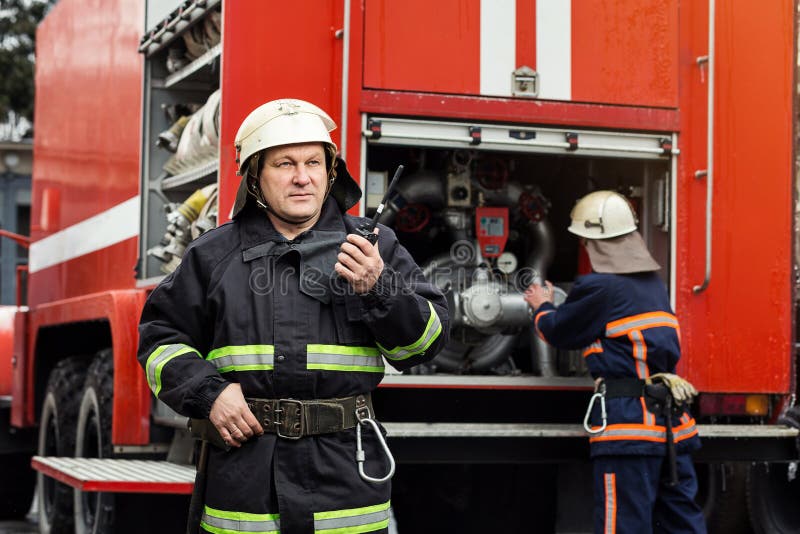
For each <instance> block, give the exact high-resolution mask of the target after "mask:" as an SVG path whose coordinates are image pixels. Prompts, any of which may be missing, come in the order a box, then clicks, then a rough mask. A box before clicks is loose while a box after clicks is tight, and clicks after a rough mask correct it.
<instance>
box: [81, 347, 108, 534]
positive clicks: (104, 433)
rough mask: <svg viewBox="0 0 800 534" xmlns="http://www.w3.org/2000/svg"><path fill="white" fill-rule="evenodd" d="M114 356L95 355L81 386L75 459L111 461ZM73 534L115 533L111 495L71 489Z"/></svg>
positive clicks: (106, 351) (105, 354)
mask: <svg viewBox="0 0 800 534" xmlns="http://www.w3.org/2000/svg"><path fill="white" fill-rule="evenodd" d="M113 387H114V355H113V353H112V351H111V350H110V349H107V350H102V351H100V352H98V353H97V356H95V358H94V360H92V364H91V365H90V366H89V371H88V372H87V373H86V382H85V384H84V387H83V398H82V399H81V404H80V409H79V411H78V425H77V428H78V432H77V435H76V438H75V456H76V457H81V458H111V457H112V456H113V453H114V450H113V447H112V445H111V412H112V400H113V397H114V391H113ZM74 499H75V505H74V509H75V532H76V534H101V533H111V532H114V524H113V522H114V494H113V493H100V492H91V491H80V490H77V489H76V490H74Z"/></svg>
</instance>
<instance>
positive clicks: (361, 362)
mask: <svg viewBox="0 0 800 534" xmlns="http://www.w3.org/2000/svg"><path fill="white" fill-rule="evenodd" d="M306 368H307V369H316V370H322V371H360V372H365V373H383V371H384V367H383V359H382V358H381V354H380V352H379V351H378V349H376V348H375V347H349V346H345V345H306Z"/></svg>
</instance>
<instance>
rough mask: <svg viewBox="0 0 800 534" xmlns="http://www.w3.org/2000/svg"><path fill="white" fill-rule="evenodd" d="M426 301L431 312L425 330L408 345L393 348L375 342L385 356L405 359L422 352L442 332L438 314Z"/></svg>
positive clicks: (392, 358)
mask: <svg viewBox="0 0 800 534" xmlns="http://www.w3.org/2000/svg"><path fill="white" fill-rule="evenodd" d="M427 302H428V308H429V309H430V312H431V313H430V316H429V317H428V324H426V325H425V331H424V332H423V333H422V336H420V338H419V339H418V340H416V341H415V342H413V343H411V344H410V345H406V346H405V347H395V348H393V349H387V348H386V347H384V346H383V345H381V344H380V343H376V344H377V345H378V348H379V349H381V352H382V353H383V355H384V356H386V358H388V359H389V360H394V361H397V360H405V359H407V358H410V357H412V356H415V355H417V354H422V353H424V352H425V351H426V350H427V349H428V347H430V346H431V344H432V343H433V342H434V341H436V338H437V337H439V334H441V333H442V321H441V320H440V319H439V315H438V314H437V313H436V310H435V309H434V307H433V304H431V303H430V301H427Z"/></svg>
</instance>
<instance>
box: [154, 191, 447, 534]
mask: <svg viewBox="0 0 800 534" xmlns="http://www.w3.org/2000/svg"><path fill="white" fill-rule="evenodd" d="M360 222H362V221H361V220H360V219H358V218H355V217H351V216H349V215H342V212H341V210H340V208H339V206H338V205H337V203H336V202H335V201H334V199H333V198H332V197H331V198H329V199H328V200H327V201H326V203H325V205H324V208H323V213H322V216H321V218H320V220H319V221H318V222H317V224H316V225H315V226H314V227H313V228H312V229H311V230H309V231H307V232H305V233H303V234H301V235H299V236H297V237H296V238H295V239H294V240H293V241H287V240H286V239H285V238H284V237H283V236H281V235H280V234H279V233H278V232H277V231H276V230H275V229H274V227H273V226H272V224H271V223H270V222H269V220H268V219H267V217H266V216H265V215H264V214H263V213H262V212H260V211H257V210H256V209H254V208H253V207H252V205H248V206H247V207H246V208H245V210H244V211H243V212H242V213H241V214H239V215H238V216H237V218H236V219H235V220H234V221H233V222H230V223H227V224H224V225H222V226H220V227H219V228H217V229H215V230H212V231H210V232H208V233H206V234H204V235H203V236H201V237H200V238H198V239H197V240H195V241H194V242H192V244H191V245H190V246H189V247H188V248H187V249H186V252H185V255H184V256H183V259H182V261H181V264H180V266H179V267H178V269H177V270H176V271H175V272H174V273H173V274H172V275H169V276H168V277H167V278H166V279H164V281H163V282H162V283H161V284H159V286H158V287H157V288H156V289H155V290H154V291H153V292H152V294H151V295H150V297H149V298H148V300H147V303H146V304H145V307H144V311H143V314H142V319H141V323H140V326H139V332H140V347H139V354H138V357H139V361H140V363H141V364H142V366H143V367H144V368H145V372H146V374H147V380H148V383H149V385H150V387H151V389H152V391H153V393H155V395H156V396H157V397H158V398H159V399H161V400H162V401H164V402H165V403H166V404H167V405H169V406H170V407H172V408H173V409H174V410H176V411H177V412H178V413H180V414H182V415H185V416H189V417H201V418H202V417H208V414H209V412H210V409H211V405H212V404H213V402H214V400H215V399H216V397H217V395H218V394H219V393H220V391H221V390H222V389H223V388H224V387H226V386H227V384H228V383H229V382H239V383H240V384H241V386H242V391H243V392H244V394H245V396H246V397H257V398H269V399H278V398H293V399H328V398H337V397H347V396H352V395H357V394H361V393H365V392H370V391H372V390H373V389H375V388H376V386H377V385H378V383H379V382H380V381H381V379H382V378H383V374H384V359H383V358H384V357H385V358H386V361H388V362H389V363H390V364H391V365H392V366H393V367H395V368H397V369H399V370H403V369H408V368H409V367H411V366H413V365H415V364H418V363H421V362H423V361H426V360H430V359H431V358H432V357H433V356H434V355H435V354H436V352H437V351H438V350H439V348H440V347H442V346H443V345H444V343H445V342H446V338H447V335H448V316H447V304H446V302H445V299H444V297H443V296H442V295H441V293H440V292H439V291H438V290H437V289H435V288H434V286H432V285H430V284H428V283H427V282H425V280H424V279H423V277H422V274H421V271H420V269H419V267H418V266H417V265H416V264H415V263H414V260H413V259H412V258H411V256H410V255H409V253H408V251H406V249H405V248H404V247H402V246H401V245H400V244H399V243H398V241H397V238H396V236H395V234H394V232H392V230H391V229H389V228H387V227H384V226H381V227H380V234H379V236H378V243H379V251H380V254H381V257H382V258H383V261H384V263H385V265H386V267H385V269H384V271H383V273H382V274H381V277H380V279H379V281H378V283H377V284H376V286H375V287H374V288H373V290H372V291H371V292H370V293H368V294H366V295H363V296H361V295H355V294H353V293H352V292H347V291H346V289H347V288H348V287H349V285H348V284H347V283H346V282H345V281H344V280H342V279H340V278H338V277H337V276H336V274H335V271H334V270H333V265H334V263H335V262H336V255H337V253H338V252H339V245H340V244H341V243H342V242H344V241H345V236H346V234H347V233H348V232H350V231H352V229H353V228H355V227H356V226H357V225H358V224H359V223H360ZM329 279H330V280H334V281H335V280H337V279H338V281H339V283H338V284H334V289H331V287H330V286H329V285H328V284H327V282H328V280H329ZM377 416H378V417H379V416H380V414H377ZM369 428H371V427H365V428H364V430H363V433H364V434H365V444H364V449H365V453H366V457H367V462H366V464H365V471H366V472H367V474H369V475H372V476H374V477H381V476H383V474H384V473H386V470H387V462H386V460H385V457H384V455H383V452H382V449H381V448H380V446H379V443H378V441H377V440H376V439H374V436H371V434H372V431H371V430H369ZM366 438H371V439H366ZM355 442H356V434H355V429H349V430H344V431H341V432H338V433H333V434H324V435H319V436H306V437H303V438H301V439H299V440H290V439H284V438H279V437H277V436H276V435H275V434H264V435H263V436H260V437H254V438H251V439H250V440H249V441H247V442H246V443H245V444H244V445H243V446H242V447H241V448H240V449H233V450H231V451H230V452H225V451H223V450H221V449H216V448H213V447H212V452H211V455H210V457H209V463H208V471H207V473H208V485H207V489H206V495H205V505H206V506H205V510H204V515H203V521H202V523H201V525H202V527H203V528H204V529H206V530H207V531H209V532H224V533H235V532H278V531H280V532H281V533H283V534H292V533H313V532H337V533H348V532H353V533H355V532H373V531H377V530H381V529H384V528H386V526H387V525H388V517H389V506H390V502H389V499H390V493H391V488H390V484H388V483H386V484H373V483H369V482H365V481H364V480H362V479H361V478H360V477H359V474H358V469H357V465H356V462H355V451H356V443H355ZM337 529H341V530H337Z"/></svg>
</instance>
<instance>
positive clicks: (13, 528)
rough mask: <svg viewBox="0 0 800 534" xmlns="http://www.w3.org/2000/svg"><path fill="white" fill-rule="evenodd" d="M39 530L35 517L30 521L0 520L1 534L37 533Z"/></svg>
mask: <svg viewBox="0 0 800 534" xmlns="http://www.w3.org/2000/svg"><path fill="white" fill-rule="evenodd" d="M37 532H39V528H38V527H37V526H36V522H34V521H33V519H30V520H28V521H0V534H35V533H37Z"/></svg>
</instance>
